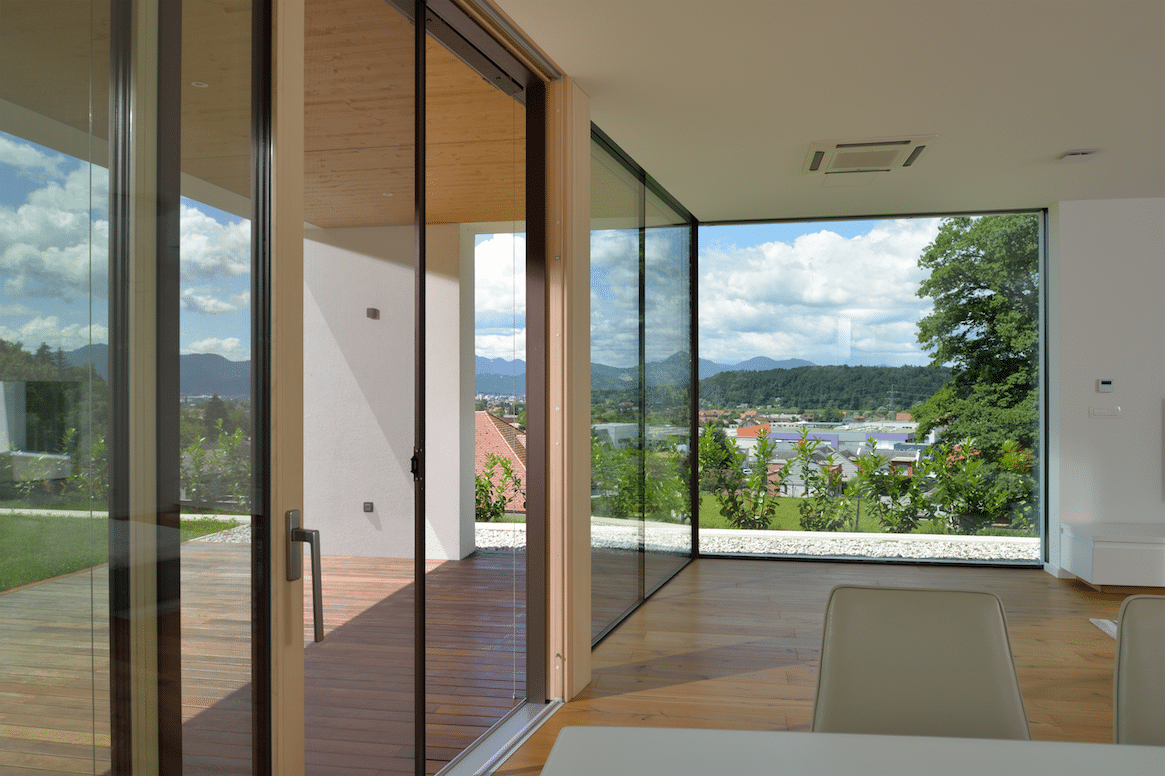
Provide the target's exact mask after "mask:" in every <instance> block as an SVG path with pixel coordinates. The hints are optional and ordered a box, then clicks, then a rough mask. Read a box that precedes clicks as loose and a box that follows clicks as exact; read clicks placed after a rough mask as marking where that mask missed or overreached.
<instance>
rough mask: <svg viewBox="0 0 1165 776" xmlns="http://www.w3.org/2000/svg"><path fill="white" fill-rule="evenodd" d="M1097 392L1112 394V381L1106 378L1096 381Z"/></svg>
mask: <svg viewBox="0 0 1165 776" xmlns="http://www.w3.org/2000/svg"><path fill="white" fill-rule="evenodd" d="M1096 392H1097V393H1112V380H1109V379H1107V378H1104V377H1102V378H1100V379H1099V380H1097V381H1096Z"/></svg>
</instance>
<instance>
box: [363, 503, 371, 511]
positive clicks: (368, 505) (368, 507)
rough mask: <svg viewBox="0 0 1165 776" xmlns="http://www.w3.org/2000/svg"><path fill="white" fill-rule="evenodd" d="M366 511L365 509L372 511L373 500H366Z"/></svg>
mask: <svg viewBox="0 0 1165 776" xmlns="http://www.w3.org/2000/svg"><path fill="white" fill-rule="evenodd" d="M364 511H365V512H371V511H372V502H371V501H365V502H364Z"/></svg>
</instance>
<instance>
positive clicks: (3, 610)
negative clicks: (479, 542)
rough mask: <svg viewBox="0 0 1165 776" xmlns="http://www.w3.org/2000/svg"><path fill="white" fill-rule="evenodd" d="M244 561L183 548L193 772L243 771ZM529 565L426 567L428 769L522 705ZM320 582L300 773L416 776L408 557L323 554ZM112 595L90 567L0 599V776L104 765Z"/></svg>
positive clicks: (247, 715) (199, 545) (247, 730)
mask: <svg viewBox="0 0 1165 776" xmlns="http://www.w3.org/2000/svg"><path fill="white" fill-rule="evenodd" d="M249 556H250V546H249V545H243V544H219V543H210V542H198V541H194V542H187V543H185V544H183V545H182V580H183V581H182V600H183V607H182V647H183V656H182V718H183V731H182V732H183V765H184V771H183V772H184V773H185V774H187V776H202V775H203V774H206V775H207V776H211V775H212V774H213V776H223V775H224V774H239V775H240V776H244V775H245V774H250V773H251V760H250V757H251V754H250V752H251V685H250V680H251V673H250V672H251V646H250V629H251V624H250V617H251V610H250V607H251V599H250V583H249V579H250V557H249ZM524 563H525V559H524V556H523V555H522V554H520V553H518V554H513V553H508V552H504V551H481V552H478V553H476V554H475V555H473V556H471V557H470V558H468V559H466V560H464V561H447V562H440V561H434V562H430V563H429V564H428V567H427V571H426V582H427V585H426V586H427V593H428V628H427V629H428V633H429V638H428V643H427V647H428V655H429V661H428V670H427V690H428V692H427V698H426V701H427V703H426V707H427V718H428V740H427V750H428V762H427V764H426V765H427V770H428V771H429V772H430V773H433V772H436V771H437V770H439V769H440V768H441V767H442V766H443V765H444V764H445V763H446V762H447V761H448V760H449V759H450V758H452V757H453V756H454V755H456V754H457V753H458V752H460V751H461V750H462V749H464V748H465V747H466V746H468V745H469V744H470V743H472V742H473V741H474V740H475V739H476V738H477V737H478V736H479V735H481V734H482V733H483V732H485V731H486V730H487V729H488V728H489V727H490V726H492V725H493V724H494V723H495V722H496V721H497V720H498V719H500V718H501V717H502V716H504V715H505V714H506V713H507V712H508V711H509V710H510V709H511V708H512V707H513V706H514V704H515V700H514V698H515V696H517V697H524V695H525V682H524V677H525V654H524V649H525V612H524V605H525V600H524V596H523V595H520V594H516V591H522V590H524V586H525V572H524ZM322 571H323V575H324V579H323V589H324V591H325V602H324V614H325V620H326V622H325V631H326V636H325V640H324V641H323V642H321V643H319V644H316V643H314V642H311V612H310V601H305V609H306V610H307V611H306V613H305V614H306V616H305V641H307V642H308V644H307V646H306V648H305V656H304V658H305V694H306V709H305V719H306V742H305V750H306V759H307V763H308V765H307V774H308V776H382V775H384V774H392V773H398V772H399V773H412V772H413V754H412V753H413V726H412V724H411V719H412V713H413V636H412V633H413V601H414V596H413V571H412V561H411V560H395V559H385V558H324V560H323V569H322ZM307 581H308V584H307V589H308V590H310V574H309V579H308V580H307ZM107 594H108V574H107V568H106V567H105V566H98V567H96V568H95V569H92V570H90V571H85V572H78V573H75V574H70V575H66V576H63V577H59V578H56V579H52V580H48V581H45V582H43V583H39V584H36V585H30V586H28V587H25V588H22V589H19V590H12V591H8V592H7V593H4V594H2V595H0V626H3V636H0V773H3V774H4V775H5V776H9V775H11V776H17V775H18V774H46V773H94V772H97V773H102V772H106V771H107V769H108V768H109V761H110V755H109V744H110V736H109V636H108V621H109V613H108V611H109V610H108V597H107ZM94 768H96V771H94Z"/></svg>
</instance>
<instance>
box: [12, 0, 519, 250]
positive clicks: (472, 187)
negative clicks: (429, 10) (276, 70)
mask: <svg viewBox="0 0 1165 776" xmlns="http://www.w3.org/2000/svg"><path fill="white" fill-rule="evenodd" d="M90 5H91V4H90V3H85V2H77V0H0V44H2V45H0V99H3V100H7V101H9V102H11V103H14V104H16V105H18V106H21V107H23V108H26V109H28V110H29V111H32V112H33V113H34V114H37V115H39V116H43V117H45V118H47V119H49V120H50V121H53V122H57V123H60V124H65V125H67V126H69V127H71V128H73V129H74V130H77V132H78V133H88V132H89V131H90V127H92V132H93V134H94V135H95V136H96V137H98V138H101V139H104V138H105V136H106V135H107V132H108V88H107V82H108V71H109V57H108V48H109V33H108V19H107V18H103V17H102V16H101V15H100V13H97V14H96V15H94V16H91V8H90ZM92 8H93V9H96V10H97V11H101V10H107V8H108V6H107V4H106V3H104V2H96V3H93V4H92ZM250 12H251V2H250V0H185V2H184V4H183V20H182V23H183V45H182V151H181V154H182V170H183V172H185V173H187V174H190V175H193V176H195V177H197V178H199V179H201V180H204V181H206V182H208V183H210V184H213V185H214V186H218V187H220V188H222V189H225V190H227V191H230V192H234V193H236V194H240V195H242V196H249V191H250V177H249V169H250V152H251V138H250V131H251V121H250V111H251V96H250V56H251V48H250V46H251V41H250ZM46 18H51V19H52V21H53V23H52V24H51V25H50V24H46V23H45V19H46ZM305 20H306V28H305V33H306V36H305V76H306V86H305V93H304V98H305V110H306V127H305V130H306V135H305V147H306V157H305V176H306V180H305V187H306V193H307V204H306V209H305V214H304V220H305V221H307V222H309V223H312V224H315V225H317V226H321V227H328V226H370V225H378V224H395V223H410V222H411V221H412V217H413V215H412V212H413V205H412V199H413V197H412V187H413V172H412V167H413V153H412V143H413V121H414V118H413V106H414V98H413V90H414V78H413V27H412V25H411V24H410V23H409V22H408V20H407V19H405V18H404V17H403V16H401V15H400V13H399V12H397V11H396V9H395V8H393V7H392V6H391V5H390V4H388V3H387V2H385V0H307V7H306V17H305ZM427 58H428V68H427V74H426V91H427V110H428V121H427V134H428V149H427V153H428V158H429V160H430V161H429V165H430V168H431V169H430V170H429V175H428V180H427V189H426V190H427V196H428V203H429V204H428V215H429V218H430V220H431V221H432V222H435V223H436V222H440V223H455V222H460V221H467V220H472V221H508V220H513V219H522V218H524V209H525V168H524V164H525V112H524V111H525V109H524V107H523V106H522V105H521V104H519V103H517V102H516V101H515V100H513V99H512V98H510V97H509V96H507V95H505V94H503V93H502V92H500V91H498V90H497V89H495V88H494V87H493V86H492V85H490V84H489V83H487V82H486V81H485V80H484V79H483V78H482V77H481V76H480V75H479V74H478V73H476V72H474V71H473V70H471V69H470V68H469V67H468V66H466V65H465V64H464V63H463V62H461V61H460V60H459V59H457V58H456V57H455V56H454V55H453V54H452V53H450V52H449V51H448V50H447V49H445V48H444V47H443V46H441V45H440V44H438V43H435V42H433V41H432V40H430V42H429V45H428V48H427ZM30 73H32V74H35V75H34V76H33V77H29V74H30ZM194 82H199V83H200V84H206V86H205V87H202V86H194V85H193V83H194ZM81 137H82V138H83V135H81ZM30 139H33V140H35V139H36V138H30ZM80 147H84V144H82V145H81V146H80ZM59 150H66V149H64V148H62V149H59ZM69 150H73V151H74V152H76V151H75V149H69ZM386 193H390V194H392V196H391V197H386V196H385V194H386ZM212 204H213V203H212Z"/></svg>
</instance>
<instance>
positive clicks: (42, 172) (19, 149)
mask: <svg viewBox="0 0 1165 776" xmlns="http://www.w3.org/2000/svg"><path fill="white" fill-rule="evenodd" d="M61 159H62V158H61V157H59V156H53V155H51V154H46V153H45V152H44V151H41V150H40V149H38V148H36V147H35V146H33V145H31V144H29V143H21V142H19V141H17V140H15V139H14V138H12V137H11V136H8V135H5V134H3V133H0V164H6V165H8V166H10V167H15V168H16V170H17V172H18V173H19V174H21V175H25V176H27V177H29V178H33V179H35V180H44V179H47V178H59V177H60V175H61Z"/></svg>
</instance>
